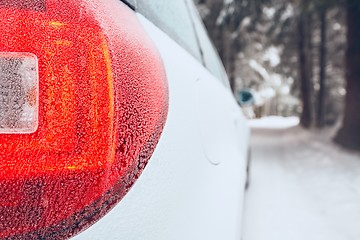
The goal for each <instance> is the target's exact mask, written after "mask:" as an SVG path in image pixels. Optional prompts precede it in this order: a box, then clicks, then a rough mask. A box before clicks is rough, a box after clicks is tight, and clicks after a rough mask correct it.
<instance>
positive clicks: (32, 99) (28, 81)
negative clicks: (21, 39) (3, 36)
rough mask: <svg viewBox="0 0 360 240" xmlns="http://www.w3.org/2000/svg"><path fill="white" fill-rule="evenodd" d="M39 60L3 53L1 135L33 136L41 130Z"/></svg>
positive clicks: (0, 60) (0, 64) (0, 65)
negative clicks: (39, 122)
mask: <svg viewBox="0 0 360 240" xmlns="http://www.w3.org/2000/svg"><path fill="white" fill-rule="evenodd" d="M38 83H39V77H38V61H37V57H36V56H35V55H33V54H30V53H0V134H4V133H10V134H11V133H16V134H26V133H33V132H35V131H36V129H37V127H38V108H39V104H38V95H39V87H38V86H39V84H38Z"/></svg>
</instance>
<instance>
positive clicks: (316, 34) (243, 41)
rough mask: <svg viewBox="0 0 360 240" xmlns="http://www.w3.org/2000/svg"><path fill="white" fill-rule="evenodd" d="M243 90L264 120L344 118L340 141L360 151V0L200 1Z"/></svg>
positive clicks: (314, 122)
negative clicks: (274, 117)
mask: <svg viewBox="0 0 360 240" xmlns="http://www.w3.org/2000/svg"><path fill="white" fill-rule="evenodd" d="M194 1H195V3H196V5H197V7H198V10H199V12H200V15H201V17H202V19H203V21H204V23H205V26H206V27H207V29H208V31H209V34H210V37H211V38H212V40H213V42H214V45H215V47H216V48H217V50H218V52H219V54H220V57H221V59H222V61H223V63H224V65H225V68H226V70H227V73H228V76H229V79H230V83H231V87H232V89H233V91H234V94H235V95H236V94H237V92H238V91H240V90H242V89H252V91H253V92H254V96H255V105H256V106H255V113H256V117H263V116H268V115H280V116H293V115H299V116H300V122H301V125H302V126H304V127H306V128H323V127H326V126H333V125H335V124H336V123H338V122H340V121H341V122H342V127H341V128H340V129H339V131H338V134H337V136H336V137H335V141H336V142H338V143H339V144H341V145H343V146H344V147H347V148H352V149H360V1H359V0H194Z"/></svg>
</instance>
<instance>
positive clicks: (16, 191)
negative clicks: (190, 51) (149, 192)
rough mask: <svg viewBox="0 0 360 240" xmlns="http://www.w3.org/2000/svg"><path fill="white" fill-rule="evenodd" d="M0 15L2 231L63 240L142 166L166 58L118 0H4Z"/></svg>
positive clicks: (163, 96) (108, 203)
mask: <svg viewBox="0 0 360 240" xmlns="http://www.w3.org/2000/svg"><path fill="white" fill-rule="evenodd" d="M28 2H34V3H35V2H40V3H41V2H42V3H43V6H44V7H43V8H40V9H39V8H37V7H35V5H34V6H32V5H31V4H27V3H28ZM0 21H1V24H0V33H1V34H0V53H1V52H3V53H4V54H2V55H0V70H1V69H4V71H3V73H2V75H4V77H3V79H5V80H6V79H9V80H6V81H10V82H11V84H8V85H9V86H8V89H11V91H12V94H11V96H12V97H9V96H7V97H6V98H3V99H4V100H3V101H4V104H2V105H1V104H0V108H4V109H6V112H7V113H6V114H7V116H11V117H7V119H8V120H6V119H5V118H4V120H3V121H4V122H5V123H4V124H3V127H1V129H0V239H29V240H31V239H56V240H60V239H67V238H70V237H71V236H73V235H74V234H76V233H78V232H79V231H82V230H84V229H86V228H87V227H89V226H90V225H91V224H93V223H94V222H96V221H97V220H98V219H99V218H101V217H102V216H104V215H105V214H106V213H107V212H108V211H109V210H110V209H111V208H112V207H114V206H115V204H117V203H118V202H119V201H120V200H121V199H122V198H123V197H124V196H125V194H126V193H127V192H128V191H129V190H130V188H131V187H132V186H133V184H134V183H135V181H136V180H137V178H138V177H139V176H140V175H141V173H142V171H143V169H144V168H145V166H146V164H147V162H148V160H149V159H150V157H151V155H152V153H153V151H154V149H155V147H156V145H157V142H158V140H159V138H160V134H161V132H162V130H163V127H164V124H165V121H166V116H167V109H168V93H167V81H166V74H165V70H164V66H163V63H162V60H161V57H160V55H159V53H158V51H157V50H156V47H155V45H154V44H153V43H152V42H151V40H150V39H149V38H148V37H147V34H146V32H145V31H144V29H143V28H142V26H141V24H140V23H139V21H138V19H137V17H136V15H135V13H134V12H133V11H132V10H131V9H130V8H128V7H127V6H126V5H125V4H123V3H122V2H121V1H108V0H92V1H89V0H63V1H59V0H47V1H46V2H45V1H44V0H40V1H21V0H4V1H1V0H0ZM28 53H31V54H28ZM35 56H36V57H37V60H36V57H35ZM37 65H38V66H37ZM37 75H38V78H37ZM2 81H3V82H4V80H2ZM6 81H5V82H6ZM37 86H38V87H37ZM11 91H10V90H8V92H11ZM8 95H9V94H8ZM14 96H15V97H14ZM9 105H12V106H13V107H12V108H9V107H8V106H9ZM15 105H16V106H17V107H18V108H19V110H17V111H15V110H14V109H17V107H16V108H15V107H14V106H15ZM18 105H19V106H18ZM11 109H13V110H11ZM2 111H3V112H5V110H2ZM6 114H5V115H4V116H6ZM0 115H1V116H3V114H2V113H1V114H0ZM9 119H10V120H9ZM36 126H37V128H36ZM33 131H35V132H34V133H32V134H27V133H31V132H33ZM14 133H22V134H14Z"/></svg>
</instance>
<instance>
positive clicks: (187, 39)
mask: <svg viewBox="0 0 360 240" xmlns="http://www.w3.org/2000/svg"><path fill="white" fill-rule="evenodd" d="M137 11H138V12H139V13H141V14H142V15H144V16H145V17H146V18H147V19H149V20H150V21H151V22H153V23H154V24H155V25H156V26H158V27H159V28H160V29H162V30H163V31H164V32H166V33H167V34H168V35H169V36H170V37H171V38H173V39H174V40H175V41H176V42H178V43H179V44H180V45H181V46H183V47H184V48H185V49H186V50H187V51H188V52H190V53H191V54H192V55H193V56H194V57H195V58H197V59H198V60H199V61H201V54H200V50H199V45H198V42H197V39H196V35H195V30H194V28H193V23H192V21H191V16H190V15H189V11H188V8H187V6H186V3H185V1H184V0H137Z"/></svg>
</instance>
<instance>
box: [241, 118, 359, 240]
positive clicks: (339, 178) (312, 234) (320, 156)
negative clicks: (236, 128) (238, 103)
mask: <svg viewBox="0 0 360 240" xmlns="http://www.w3.org/2000/svg"><path fill="white" fill-rule="evenodd" d="M297 123H298V119H297V118H279V117H270V118H265V119H260V120H252V121H250V125H251V127H252V131H253V137H252V144H253V145H252V160H253V161H252V169H251V183H250V184H251V185H250V189H249V191H248V193H247V196H246V203H245V216H244V221H245V223H244V237H243V240H358V239H360V227H359V223H360V154H359V153H356V152H353V153H351V152H347V151H345V150H343V149H341V148H340V147H338V146H337V145H335V144H334V143H333V142H332V140H331V138H332V136H333V135H334V133H335V132H336V129H328V130H324V131H318V130H317V131H305V130H303V129H302V128H300V127H298V126H296V124H297Z"/></svg>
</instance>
